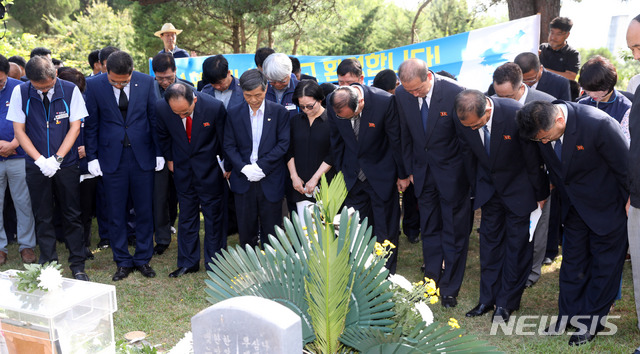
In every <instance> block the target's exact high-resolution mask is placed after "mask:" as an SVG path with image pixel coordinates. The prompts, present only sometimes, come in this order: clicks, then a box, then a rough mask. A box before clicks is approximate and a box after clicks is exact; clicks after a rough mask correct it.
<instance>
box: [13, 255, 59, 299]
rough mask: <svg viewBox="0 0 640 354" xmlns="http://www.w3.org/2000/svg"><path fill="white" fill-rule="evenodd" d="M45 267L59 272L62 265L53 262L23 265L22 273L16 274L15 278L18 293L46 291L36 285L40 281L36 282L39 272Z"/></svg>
mask: <svg viewBox="0 0 640 354" xmlns="http://www.w3.org/2000/svg"><path fill="white" fill-rule="evenodd" d="M47 267H51V268H54V269H56V270H58V271H60V268H62V265H60V264H58V262H56V261H53V262H51V263H48V262H47V263H45V264H42V265H40V264H37V263H34V264H27V263H25V264H24V269H25V270H24V271H22V272H18V273H17V276H18V283H17V284H18V290H20V291H26V292H29V293H32V292H34V291H35V290H38V289H39V290H44V291H46V289H45V288H43V287H41V286H39V285H38V284H39V283H40V281H39V280H38V277H39V276H40V272H41V271H42V269H44V268H47Z"/></svg>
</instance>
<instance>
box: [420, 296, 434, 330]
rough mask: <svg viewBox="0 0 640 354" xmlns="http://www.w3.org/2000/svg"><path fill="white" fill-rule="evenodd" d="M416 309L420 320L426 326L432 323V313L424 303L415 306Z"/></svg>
mask: <svg viewBox="0 0 640 354" xmlns="http://www.w3.org/2000/svg"><path fill="white" fill-rule="evenodd" d="M416 309H417V310H418V312H420V316H422V320H423V321H425V322H426V325H427V326H428V325H430V324H432V323H433V312H431V309H430V308H429V305H427V304H426V303H425V302H424V301H420V302H418V303H417V304H416Z"/></svg>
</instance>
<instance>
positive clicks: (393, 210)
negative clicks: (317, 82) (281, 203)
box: [327, 84, 409, 274]
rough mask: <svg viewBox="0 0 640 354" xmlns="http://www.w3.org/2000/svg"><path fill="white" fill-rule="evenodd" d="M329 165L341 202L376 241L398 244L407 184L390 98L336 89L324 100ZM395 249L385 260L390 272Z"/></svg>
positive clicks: (358, 88) (366, 90)
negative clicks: (343, 191)
mask: <svg viewBox="0 0 640 354" xmlns="http://www.w3.org/2000/svg"><path fill="white" fill-rule="evenodd" d="M327 115H328V117H329V125H330V127H331V146H332V149H333V158H334V166H335V168H336V169H337V170H339V171H342V173H343V174H344V180H345V182H346V184H347V189H348V190H349V193H348V194H347V198H346V199H345V201H344V203H345V205H346V206H349V207H353V208H354V209H356V210H358V211H359V212H360V218H361V220H362V219H364V218H365V217H368V218H369V222H370V223H371V225H372V226H373V234H374V235H376V237H377V239H378V242H380V243H383V242H384V240H389V241H391V243H393V244H394V245H396V246H397V245H398V238H399V235H400V229H399V227H400V226H399V225H400V224H399V222H400V208H399V201H398V191H404V190H405V189H406V188H407V186H408V185H409V179H408V176H407V173H406V172H405V169H404V165H403V163H402V153H401V147H400V126H399V123H398V120H397V118H396V109H395V104H394V101H393V96H392V95H391V94H389V93H388V92H386V91H383V90H380V89H377V88H375V87H368V86H362V85H360V84H354V85H352V86H341V87H339V88H338V89H337V90H336V91H334V92H333V94H331V95H330V96H329V104H328V105H327ZM397 254H398V252H397V248H396V249H395V250H394V251H393V253H392V254H391V256H390V257H389V259H388V261H387V268H388V269H389V271H390V272H391V273H392V274H393V273H395V268H396V263H397V258H398V257H397Z"/></svg>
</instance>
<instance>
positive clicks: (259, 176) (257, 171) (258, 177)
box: [252, 163, 265, 182]
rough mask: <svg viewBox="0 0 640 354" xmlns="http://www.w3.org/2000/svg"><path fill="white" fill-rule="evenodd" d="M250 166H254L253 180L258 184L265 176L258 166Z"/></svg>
mask: <svg viewBox="0 0 640 354" xmlns="http://www.w3.org/2000/svg"><path fill="white" fill-rule="evenodd" d="M252 166H254V178H255V179H256V182H258V181H259V180H261V179H263V178H264V177H265V174H264V172H262V169H261V168H260V166H258V164H255V163H254V164H252Z"/></svg>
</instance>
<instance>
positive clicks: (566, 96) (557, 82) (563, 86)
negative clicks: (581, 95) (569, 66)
mask: <svg viewBox="0 0 640 354" xmlns="http://www.w3.org/2000/svg"><path fill="white" fill-rule="evenodd" d="M536 90H538V91H542V92H546V93H548V94H550V95H551V96H553V97H555V98H556V99H559V100H563V101H571V86H570V85H569V80H567V79H566V78H564V77H562V76H560V75H558V74H555V73H552V72H550V71H547V70H545V69H542V75H541V76H540V80H538V86H536Z"/></svg>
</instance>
